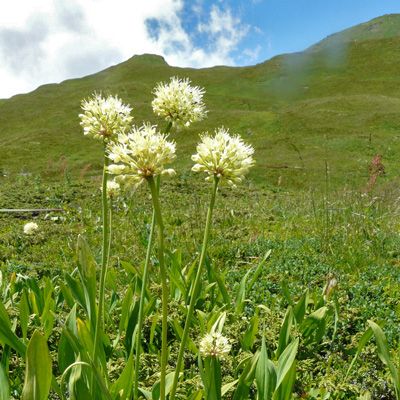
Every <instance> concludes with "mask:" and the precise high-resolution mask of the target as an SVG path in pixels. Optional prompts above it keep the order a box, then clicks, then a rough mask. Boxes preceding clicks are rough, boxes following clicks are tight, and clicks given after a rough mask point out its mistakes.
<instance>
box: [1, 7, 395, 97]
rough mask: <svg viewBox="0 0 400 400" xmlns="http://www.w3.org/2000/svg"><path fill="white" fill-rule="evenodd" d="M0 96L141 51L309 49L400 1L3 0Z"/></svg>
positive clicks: (213, 61)
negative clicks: (325, 38)
mask: <svg viewBox="0 0 400 400" xmlns="http://www.w3.org/2000/svg"><path fill="white" fill-rule="evenodd" d="M0 5H1V7H0V57H1V62H0V98H6V97H10V96H12V95H14V94H17V93H24V92H28V91H31V90H33V89H35V88H36V87H37V86H39V85H41V84H44V83H50V82H60V81H62V80H64V79H67V78H74V77H80V76H84V75H87V74H90V73H94V72H97V71H99V70H101V69H104V68H107V67H108V66H110V65H113V64H117V63H120V62H122V61H124V60H126V59H128V58H130V57H132V56H133V55H134V54H142V53H155V54H160V55H163V56H164V57H165V59H166V61H167V62H168V63H169V64H171V65H177V66H191V67H207V66H213V65H218V64H225V65H249V64H255V63H257V62H261V61H264V60H266V59H268V58H270V57H272V56H273V55H276V54H281V53H286V52H293V51H299V50H303V49H304V48H306V47H308V46H310V45H311V44H313V43H315V42H317V41H319V40H321V39H322V38H324V37H325V36H327V35H329V34H331V33H334V32H336V31H338V30H341V29H344V28H347V27H349V26H352V25H355V24H358V23H360V22H364V21H367V20H369V19H371V18H374V17H377V16H380V15H383V14H386V13H400V1H399V0H351V1H350V0H333V1H327V0H216V1H209V0H0Z"/></svg>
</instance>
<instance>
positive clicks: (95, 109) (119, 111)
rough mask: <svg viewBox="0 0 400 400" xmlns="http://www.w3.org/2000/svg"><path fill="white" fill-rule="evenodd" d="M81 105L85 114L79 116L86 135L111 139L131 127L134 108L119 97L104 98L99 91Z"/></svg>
mask: <svg viewBox="0 0 400 400" xmlns="http://www.w3.org/2000/svg"><path fill="white" fill-rule="evenodd" d="M81 107H82V111H83V114H79V117H80V118H81V125H82V126H83V133H84V134H85V135H88V136H91V137H93V138H95V139H104V140H106V141H109V140H110V139H111V140H113V138H115V137H116V135H117V134H118V133H123V132H125V131H126V130H128V129H130V126H131V122H132V120H133V117H132V116H131V115H130V112H131V111H132V108H131V107H130V106H128V105H125V104H123V103H122V102H121V100H120V99H119V98H118V97H113V96H108V97H107V98H103V97H102V96H101V95H100V94H99V93H94V94H93V96H92V97H91V98H89V99H85V100H83V101H82V103H81Z"/></svg>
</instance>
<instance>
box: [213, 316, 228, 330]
mask: <svg viewBox="0 0 400 400" xmlns="http://www.w3.org/2000/svg"><path fill="white" fill-rule="evenodd" d="M216 315H218V314H216ZM225 320H226V312H223V313H221V314H220V316H219V317H218V318H217V320H216V321H215V322H214V324H213V326H212V327H211V330H210V332H211V333H214V332H219V333H221V332H222V329H223V328H224V324H225Z"/></svg>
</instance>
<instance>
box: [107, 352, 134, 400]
mask: <svg viewBox="0 0 400 400" xmlns="http://www.w3.org/2000/svg"><path fill="white" fill-rule="evenodd" d="M134 373H135V368H134V362H133V352H131V354H130V355H129V358H128V361H127V363H126V365H125V368H124V369H123V371H122V373H121V375H120V376H119V377H118V379H117V380H116V381H115V382H114V383H113V384H112V386H111V389H110V393H111V396H112V397H113V399H118V400H126V399H130V398H131V393H132V382H133V378H134Z"/></svg>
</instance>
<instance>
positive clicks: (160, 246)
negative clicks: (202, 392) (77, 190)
mask: <svg viewBox="0 0 400 400" xmlns="http://www.w3.org/2000/svg"><path fill="white" fill-rule="evenodd" d="M147 182H148V183H149V186H150V190H151V197H152V200H153V209H154V213H155V217H156V223H157V226H158V261H159V264H160V276H161V287H162V295H161V306H162V323H161V331H162V339H161V378H160V400H165V377H166V370H167V350H168V349H167V330H168V283H167V271H166V268H165V260H164V224H163V219H162V215H161V207H160V198H159V193H158V188H157V185H156V183H155V181H154V177H152V176H150V177H148V178H147Z"/></svg>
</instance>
